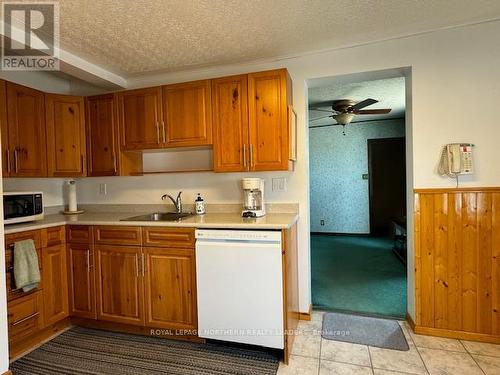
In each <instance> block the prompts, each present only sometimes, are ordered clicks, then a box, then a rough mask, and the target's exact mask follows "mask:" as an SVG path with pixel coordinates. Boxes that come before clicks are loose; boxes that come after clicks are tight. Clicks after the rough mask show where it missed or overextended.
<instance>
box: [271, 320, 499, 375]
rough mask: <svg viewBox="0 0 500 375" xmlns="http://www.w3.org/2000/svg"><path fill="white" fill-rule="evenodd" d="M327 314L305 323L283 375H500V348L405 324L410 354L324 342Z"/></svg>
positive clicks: (281, 368) (280, 370)
mask: <svg viewBox="0 0 500 375" xmlns="http://www.w3.org/2000/svg"><path fill="white" fill-rule="evenodd" d="M322 319H323V313H322V312H319V311H315V312H313V315H312V319H311V321H310V322H305V321H303V322H300V324H299V329H298V331H299V334H298V336H297V337H296V338H295V344H294V347H293V350H292V355H291V359H290V364H289V365H288V366H286V365H284V364H283V363H281V364H280V367H279V370H278V375H288V374H294V375H313V374H314V375H327V374H332V375H398V374H399V375H404V374H416V375H419V374H424V375H425V374H430V375H476V374H478V375H500V345H493V344H484V343H477V342H471V341H463V340H454V339H445V338H439V337H432V336H421V335H416V334H414V333H413V332H412V331H411V329H410V327H409V326H408V324H407V323H406V322H400V325H401V327H402V328H403V332H404V334H405V336H406V339H407V341H408V345H409V346H410V350H409V351H406V352H402V351H398V350H389V349H380V348H375V347H371V346H366V345H358V344H350V343H344V342H339V341H332V340H325V339H323V338H322V337H321V325H322Z"/></svg>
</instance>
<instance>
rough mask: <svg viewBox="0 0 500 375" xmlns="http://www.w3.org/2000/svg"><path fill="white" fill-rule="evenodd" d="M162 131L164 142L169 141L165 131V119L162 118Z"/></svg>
mask: <svg viewBox="0 0 500 375" xmlns="http://www.w3.org/2000/svg"><path fill="white" fill-rule="evenodd" d="M161 129H162V130H161V131H162V133H163V143H167V134H166V132H165V121H163V120H161Z"/></svg>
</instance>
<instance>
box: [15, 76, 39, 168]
mask: <svg viewBox="0 0 500 375" xmlns="http://www.w3.org/2000/svg"><path fill="white" fill-rule="evenodd" d="M7 123H8V128H9V134H8V137H9V145H10V148H11V152H12V159H13V160H12V172H11V176H12V177H46V176H47V156H46V147H47V144H46V136H45V107H44V95H43V93H42V92H40V91H37V90H34V89H30V88H28V87H24V86H20V85H16V84H14V83H10V82H7Z"/></svg>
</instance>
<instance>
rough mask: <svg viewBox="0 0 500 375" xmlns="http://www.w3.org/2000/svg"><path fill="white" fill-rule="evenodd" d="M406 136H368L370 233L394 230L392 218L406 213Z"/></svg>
mask: <svg viewBox="0 0 500 375" xmlns="http://www.w3.org/2000/svg"><path fill="white" fill-rule="evenodd" d="M405 156H406V155H405V139H404V138H381V139H369V140H368V173H369V186H370V187H369V191H370V233H371V234H372V235H375V236H381V235H389V234H390V233H391V219H392V218H399V219H401V218H404V217H405V216H406V157H405Z"/></svg>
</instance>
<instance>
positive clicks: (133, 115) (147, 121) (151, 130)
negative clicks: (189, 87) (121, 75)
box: [117, 87, 164, 150]
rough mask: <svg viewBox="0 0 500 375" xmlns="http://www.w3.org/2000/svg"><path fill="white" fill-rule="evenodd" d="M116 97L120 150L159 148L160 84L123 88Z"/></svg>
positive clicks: (160, 117) (161, 132) (161, 131)
mask: <svg viewBox="0 0 500 375" xmlns="http://www.w3.org/2000/svg"><path fill="white" fill-rule="evenodd" d="M117 98H118V121H119V124H120V139H121V147H122V150H143V149H155V148H161V147H162V145H163V143H164V142H163V139H164V137H163V129H162V124H161V121H162V120H163V116H162V103H161V87H150V88H146V89H138V90H130V91H123V92H120V93H118V94H117Z"/></svg>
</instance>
